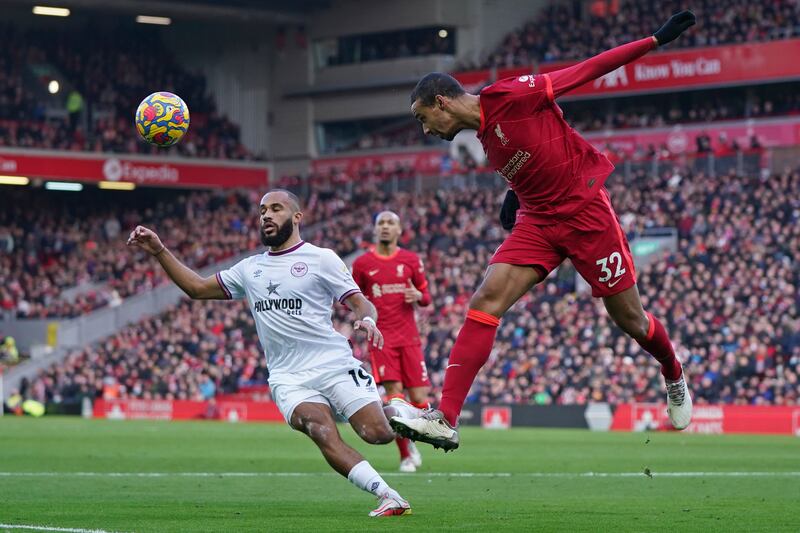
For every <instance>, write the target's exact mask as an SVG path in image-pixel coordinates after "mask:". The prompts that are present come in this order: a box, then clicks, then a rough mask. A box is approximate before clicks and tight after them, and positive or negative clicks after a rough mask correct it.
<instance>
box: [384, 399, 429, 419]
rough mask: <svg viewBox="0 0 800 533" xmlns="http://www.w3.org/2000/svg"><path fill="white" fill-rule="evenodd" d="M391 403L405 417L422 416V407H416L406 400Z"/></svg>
mask: <svg viewBox="0 0 800 533" xmlns="http://www.w3.org/2000/svg"><path fill="white" fill-rule="evenodd" d="M389 405H391V406H392V407H394V408H395V410H396V411H397V413H398V414H399V415H400V416H402V417H403V418H419V417H420V416H422V409H420V408H419V407H414V406H413V405H411V404H410V403H408V402H406V401H397V402H394V401H393V402H391V403H390V404H389Z"/></svg>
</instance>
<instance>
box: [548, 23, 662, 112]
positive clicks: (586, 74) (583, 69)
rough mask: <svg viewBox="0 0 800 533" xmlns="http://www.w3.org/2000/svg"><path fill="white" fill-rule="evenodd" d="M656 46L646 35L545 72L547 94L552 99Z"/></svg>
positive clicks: (638, 56) (653, 38)
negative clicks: (565, 66) (564, 66)
mask: <svg viewBox="0 0 800 533" xmlns="http://www.w3.org/2000/svg"><path fill="white" fill-rule="evenodd" d="M656 46H657V45H656V40H655V37H652V36H651V37H646V38H644V39H639V40H638V41H633V42H632V43H628V44H623V45H622V46H617V47H616V48H612V49H611V50H607V51H605V52H603V53H602V54H598V55H596V56H594V57H590V58H589V59H587V60H586V61H581V62H580V63H577V64H575V65H572V66H571V67H567V68H563V69H561V70H554V71H553V72H548V73H547V74H545V77H547V78H549V80H550V81H549V83H548V91H547V92H548V95H550V96H551V98H553V99H555V98H558V97H559V96H561V95H562V94H564V93H566V92H569V91H571V90H572V89H575V88H576V87H580V86H581V85H583V84H584V83H586V82H587V81H592V80H596V79H597V78H599V77H600V76H604V75H605V74H608V73H609V72H611V71H613V70H616V69H618V68H619V67H621V66H622V65H627V64H628V63H630V62H631V61H635V60H637V59H639V58H640V57H642V56H643V55H645V54H646V53H647V52H649V51H650V50H653V49H654V48H656Z"/></svg>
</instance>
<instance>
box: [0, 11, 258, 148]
mask: <svg viewBox="0 0 800 533" xmlns="http://www.w3.org/2000/svg"><path fill="white" fill-rule="evenodd" d="M159 43H160V39H159V37H158V34H157V33H153V32H151V31H148V29H143V28H135V29H133V28H125V27H119V28H106V29H104V30H103V31H97V29H93V30H92V31H85V32H82V33H80V34H78V33H76V32H74V31H71V32H64V31H54V30H53V29H47V30H38V31H37V30H28V31H22V30H19V29H18V28H15V27H14V26H13V25H12V24H10V23H9V24H3V25H2V26H0V146H14V147H25V148H48V149H58V150H72V151H89V152H120V153H158V154H161V155H165V154H172V155H175V154H181V155H191V156H198V157H209V158H216V159H254V155H253V154H251V153H250V152H249V151H248V150H247V149H246V148H245V147H244V146H243V145H242V144H241V142H239V130H238V127H237V126H236V125H234V124H233V123H232V122H230V120H228V119H227V118H226V117H224V116H221V115H220V114H219V113H218V111H217V109H216V105H215V103H214V101H213V100H212V99H211V98H210V97H209V96H208V94H207V91H206V81H205V78H204V77H203V76H202V75H201V74H195V73H190V72H187V71H186V69H184V68H183V67H182V66H181V65H180V64H179V63H178V62H177V61H176V60H175V59H174V58H173V57H172V55H171V54H170V53H169V52H168V50H169V48H168V47H166V46H163V45H161V44H159ZM156 49H158V50H159V53H157V54H154V53H153V51H154V50H156ZM36 69H39V70H42V69H47V71H48V72H51V71H52V72H58V73H59V76H64V77H65V78H66V79H63V78H62V79H61V86H62V88H63V89H64V92H65V93H67V94H69V93H72V92H73V91H76V92H77V93H78V94H80V95H81V97H82V100H83V104H82V106H81V109H80V111H77V112H75V113H73V114H67V113H66V110H65V106H64V104H63V103H56V102H57V100H56V97H53V96H51V95H49V94H47V93H45V92H44V90H43V87H44V85H43V84H40V83H33V82H31V81H30V78H31V72H33V73H35V72H37V70H36ZM153 87H158V88H161V89H162V90H171V91H174V92H176V93H177V94H179V95H181V96H182V97H183V98H184V100H186V102H188V104H189V106H190V109H191V112H192V116H191V119H192V125H193V127H192V128H191V129H190V130H189V133H188V134H187V137H186V139H184V140H183V142H181V143H180V144H178V145H177V146H175V147H172V148H169V149H166V150H165V149H158V148H156V147H153V146H149V145H147V144H146V143H144V142H143V141H141V140H139V139H138V136H137V135H136V134H135V130H134V129H133V126H132V124H133V113H134V111H135V110H136V107H137V106H138V105H139V102H140V101H141V100H142V99H143V98H144V97H145V96H147V95H148V94H149V93H151V92H153ZM53 110H56V111H60V112H61V113H51V112H49V111H53ZM199 130H201V131H202V135H200V134H198V133H199Z"/></svg>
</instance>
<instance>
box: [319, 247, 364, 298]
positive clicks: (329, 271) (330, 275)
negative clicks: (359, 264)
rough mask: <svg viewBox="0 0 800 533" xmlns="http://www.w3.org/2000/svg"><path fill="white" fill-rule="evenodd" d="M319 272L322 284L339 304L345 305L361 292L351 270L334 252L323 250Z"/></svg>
mask: <svg viewBox="0 0 800 533" xmlns="http://www.w3.org/2000/svg"><path fill="white" fill-rule="evenodd" d="M319 270H320V277H321V278H322V283H323V284H324V285H325V287H326V288H327V289H328V292H329V293H330V294H331V296H333V298H335V299H336V300H337V301H338V302H339V303H344V301H345V300H346V299H347V298H349V297H350V296H352V295H353V294H355V293H357V292H361V289H359V288H358V285H356V282H355V280H354V279H353V275H352V274H351V273H350V270H348V268H347V266H346V265H345V264H344V261H342V260H341V259H340V258H339V256H338V255H336V252H334V251H333V250H328V249H326V250H323V253H322V254H321V256H320V265H319Z"/></svg>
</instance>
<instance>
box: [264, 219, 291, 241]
mask: <svg viewBox="0 0 800 533" xmlns="http://www.w3.org/2000/svg"><path fill="white" fill-rule="evenodd" d="M293 230H294V225H293V224H292V219H291V218H290V219H288V220H287V221H286V222H284V223H283V224H281V225H280V226H278V230H277V231H276V232H275V235H264V227H263V226H262V227H261V232H260V233H261V244H263V245H264V246H269V247H270V248H274V247H276V246H280V245H282V244H283V243H285V242H286V241H288V240H289V237H291V236H292V231H293Z"/></svg>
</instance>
